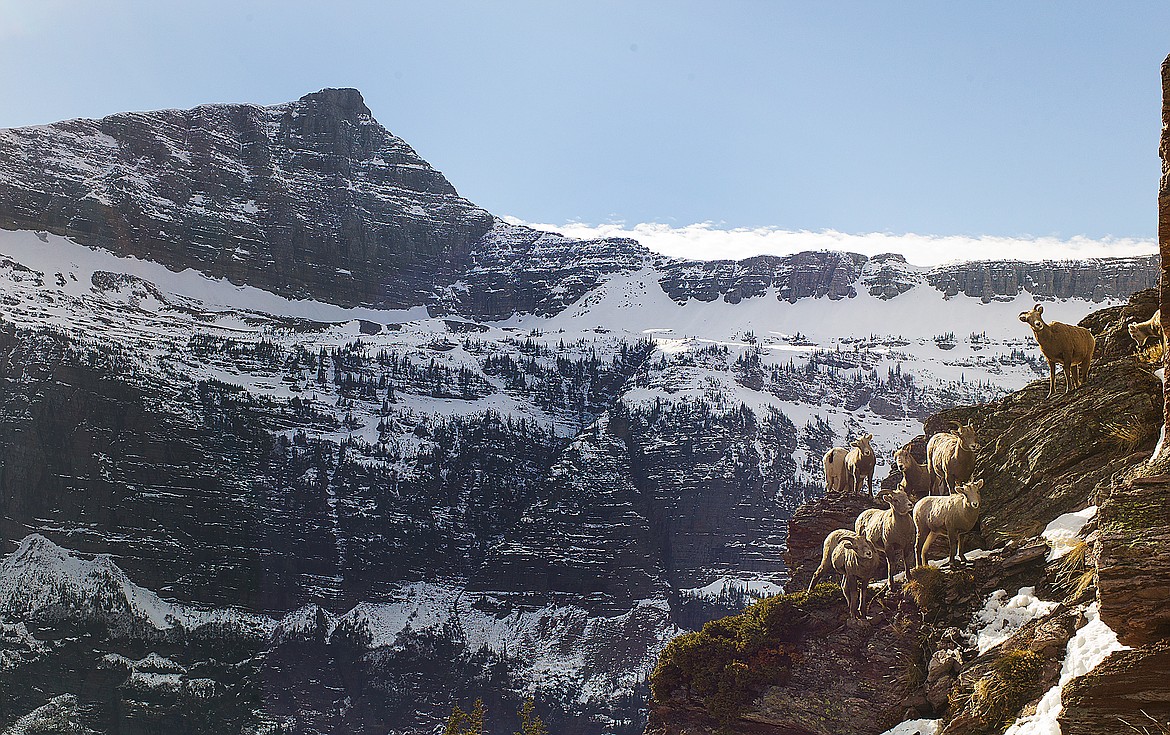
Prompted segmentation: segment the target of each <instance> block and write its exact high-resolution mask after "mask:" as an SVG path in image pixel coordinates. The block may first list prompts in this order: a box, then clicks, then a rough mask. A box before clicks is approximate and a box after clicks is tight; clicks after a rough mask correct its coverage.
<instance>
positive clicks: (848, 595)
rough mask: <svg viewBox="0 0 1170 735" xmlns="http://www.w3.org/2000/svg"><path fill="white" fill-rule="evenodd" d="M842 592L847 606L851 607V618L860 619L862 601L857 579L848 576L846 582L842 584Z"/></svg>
mask: <svg viewBox="0 0 1170 735" xmlns="http://www.w3.org/2000/svg"><path fill="white" fill-rule="evenodd" d="M841 591H842V592H843V593H844V594H845V604H846V605H847V606H848V607H849V617H851V618H855V617H859V616H860V615H859V613H858V611H859V610H860V609H861V601H860V599H859V597H858V595H859V590H858V588H857V578H856V577H854V576H852V575H849V574H846V575H845V581H844V582H842V583H841Z"/></svg>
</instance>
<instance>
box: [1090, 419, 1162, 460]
mask: <svg viewBox="0 0 1170 735" xmlns="http://www.w3.org/2000/svg"><path fill="white" fill-rule="evenodd" d="M1102 428H1104V429H1105V433H1106V434H1107V435H1108V436H1109V438H1110V440H1112V441H1113V443H1114V444H1116V445H1117V446H1118V447H1120V448H1121V449H1122V451H1125V452H1132V451H1134V450H1135V449H1137V448H1138V445H1140V444H1141V443H1142V442H1144V441H1145V440H1146V439H1149V438H1151V437H1152V435H1153V433H1154V432H1153V429H1154V427H1153V426H1148V425H1147V424H1146V423H1145V422H1144V421H1142V420H1141V419H1140V418H1138V417H1136V416H1123V417H1119V418H1117V419H1114V420H1113V421H1110V422H1108V423H1106V424H1105V425H1104V426H1103V427H1102Z"/></svg>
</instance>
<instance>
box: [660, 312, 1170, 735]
mask: <svg viewBox="0 0 1170 735" xmlns="http://www.w3.org/2000/svg"><path fill="white" fill-rule="evenodd" d="M1156 306H1157V304H1156V300H1155V296H1154V292H1152V291H1146V292H1142V293H1139V294H1137V295H1135V296H1134V298H1133V299H1132V300H1131V301H1130V303H1129V305H1127V306H1125V307H1114V308H1110V309H1106V310H1103V311H1100V312H1096V313H1094V314H1092V315H1090V316H1089V317H1086V318H1085V320H1084V321H1083V322H1082V326H1085V327H1087V328H1090V329H1091V330H1092V331H1093V333H1094V334H1095V336H1096V337H1097V340H1098V345H1100V351H1099V358H1098V361H1097V363H1096V364H1095V366H1094V368H1093V372H1092V375H1091V378H1090V380H1089V381H1088V383H1087V384H1086V385H1085V386H1084V387H1082V388H1081V389H1079V390H1077V391H1075V392H1073V393H1072V394H1069V395H1057V396H1056V397H1054V398H1052V399H1046V398H1045V395H1046V393H1047V381H1037V382H1035V383H1033V384H1031V385H1029V386H1028V387H1027V388H1025V389H1024V390H1022V391H1019V392H1017V393H1014V394H1012V395H1009V396H1007V397H1005V398H1003V399H1002V400H1000V401H997V402H994V403H990V404H986V405H979V406H972V407H969V408H957V409H954V410H950V411H947V412H944V413H942V414H939V415H938V416H936V417H933V418H931V419H930V420H928V421H927V422H926V430H927V433H928V435H929V434H930V433H933V432H937V431H940V430H945V428H946V427H947V426H948V425H949V424H950V422H952V421H956V420H959V421H963V422H964V423H971V424H972V425H973V426H975V428H976V431H977V433H978V436H979V439H980V442H981V444H982V445H983V449H982V450H981V452H980V453H979V456H978V459H977V462H976V466H975V474H974V477H975V478H976V479H980V480H982V481H983V482H984V486H983V494H982V501H983V503H982V508H983V510H982V512H981V519H980V523H979V526H978V527H977V529H976V530H975V531H973V532H972V533H971V534H970V540H971V541H973V542H974V544H975V545H977V546H978V547H981V548H982V549H985V550H986V551H983V552H979V553H977V554H972V557H973V558H974V562H973V564H972V565H970V566H967V567H951V566H949V565H943V566H942V567H941V569H934V568H926V569H918V570H914V572H913V573H912V574H911V576H910V581H909V582H908V583H906V584H905V585H904V586H901V587H900V588H898V589H896V590H895V591H892V592H891V591H890V590H887V589H885V588H884V586H883V587H882V588H881V589H877V588H875V589H874V590H873V592H874V594H875V596H876V599H875V600H874V602H873V609H872V610H871V615H870V617H869V619H868V620H866V621H864V622H860V623H856V622H850V621H846V619H845V610H844V603H843V600H842V598H841V596H840V593H839V592H835V591H833V590H831V589H830V588H829V587H827V586H826V587H824V590H823V591H822V588H820V587H818V588H817V590H816V591H815V595H814V594H810V595H809V596H805V595H804V594H803V593H801V594H795V595H789V596H788V597H787V598H786V599H785V601H784V602H783V603H780V602H774V601H772V600H769V601H766V602H761V603H757V604H756V605H755V606H753V607H752V608H749V610H748V611H747V612H745V613H744V614H743V615H740V616H738V617H735V618H729V619H726V620H720V621H715V622H712V623H709V624H707V625H706V626H704V627H703V629H702V630H701V631H700V632H698V633H692V634H687V635H684V636H682V637H680V638H678V639H676V640H675V641H674V642H673V643H672V644H671V645H670V647H668V648H667V650H666V651H665V652H664V654H663V657H662V659H661V660H660V661H659V664H658V668H657V670H656V672H655V675H654V678H653V679H652V687H653V692H654V700H653V703H652V713H651V721H650V724H649V725H648V727H647V732H648V733H654V734H655V735H666V734H667V733H671V734H673V733H688V734H694V733H709V732H716V731H721V729H722V728H730V729H731V730H734V731H743V732H761V733H764V732H768V733H786V734H787V733H800V734H802V735H803V734H811V733H823V734H825V735H829V734H830V733H840V732H855V733H874V734H875V735H876V733H881V732H884V731H885V730H887V729H888V728H892V727H894V726H895V725H897V724H898V723H901V722H909V721H915V720H923V721H926V720H929V721H930V723H929V724H925V722H924V724H922V725H921V727H923V728H926V729H924V730H922V732H936V731H937V732H940V733H946V734H948V735H950V734H952V733H969V734H973V733H993V732H995V733H998V732H1002V731H1003V728H1004V727H1006V726H1007V724H1010V723H1011V722H1013V721H1015V720H1017V719H1018V718H1023V719H1029V720H1032V721H1035V722H1037V723H1040V722H1051V725H1039V724H1038V725H1036V726H1042V727H1050V726H1055V724H1056V718H1057V716H1059V721H1060V725H1061V727H1062V728H1064V729H1063V732H1066V733H1068V732H1077V733H1080V732H1085V733H1088V732H1114V731H1117V732H1119V731H1121V730H1120V728H1121V727H1123V725H1122V721H1123V720H1124V721H1127V722H1133V723H1135V724H1140V723H1146V724H1148V723H1151V722H1159V723H1160V722H1166V721H1167V717H1168V715H1170V711H1168V710H1167V709H1166V708H1165V706H1164V704H1162V703H1163V702H1164V701H1165V696H1166V694H1167V688H1166V685H1165V683H1164V680H1159V679H1160V677H1161V679H1164V668H1162V667H1163V666H1164V660H1165V650H1164V649H1165V647H1166V635H1167V630H1168V628H1167V626H1166V621H1165V615H1164V609H1163V608H1164V586H1165V585H1162V584H1160V583H1159V582H1158V580H1161V579H1163V577H1165V576H1166V574H1167V570H1168V569H1170V563H1163V559H1162V554H1161V552H1160V551H1158V550H1159V549H1160V548H1161V546H1162V545H1163V544H1164V542H1165V539H1164V538H1163V536H1164V534H1163V530H1164V526H1165V522H1166V519H1165V517H1164V516H1165V514H1164V513H1163V512H1161V511H1159V510H1158V508H1159V507H1161V506H1160V502H1161V497H1162V495H1163V494H1164V493H1165V491H1166V488H1167V487H1170V484H1168V483H1167V482H1166V478H1165V477H1164V476H1162V475H1157V470H1156V469H1151V468H1150V466H1149V465H1148V463H1147V460H1149V458H1150V455H1151V451H1152V450H1153V449H1154V445H1155V443H1156V442H1157V440H1158V427H1159V426H1160V425H1161V423H1162V403H1161V384H1160V383H1159V382H1158V380H1157V378H1155V377H1154V375H1153V374H1152V371H1153V368H1154V367H1156V366H1157V361H1158V360H1160V359H1161V350H1160V348H1151V349H1150V350H1149V351H1146V352H1140V353H1137V354H1135V353H1134V346H1133V342H1132V340H1128V341H1127V338H1128V335H1127V334H1126V332H1125V325H1126V324H1128V323H1131V322H1133V321H1140V320H1141V319H1144V318H1146V317H1147V316H1148V315H1149V314H1150V313H1152V311H1153V310H1154V309H1155V308H1156ZM921 441H922V440H921V439H919V440H916V441H915V443H914V445H915V448H916V449H919V450H920V449H921ZM1151 473H1154V474H1155V476H1153V477H1150V476H1148V475H1150V474H1151ZM889 480H890V481H894V480H896V476H892V477H891V478H889ZM887 484H889V483H887ZM871 502H872V501H870V500H869V499H868V498H865V497H861V496H857V495H830V496H827V497H825V498H822V499H819V500H817V501H814V502H812V503H809V504H807V505H804V506H802V507H801V508H799V509H797V510H796V512H795V514H794V516H793V518H792V522H791V523H790V525H789V538H788V551H787V553H786V560H787V563H788V566H789V568H790V569H791V570H792V582H793V583H794V586H795V587H797V588H800V587H802V585H803V584H805V583H807V580H808V578H809V574H810V572H811V570H812V569H813V568H814V567H815V566H816V564H817V563H818V562H819V560H820V546H821V540H822V539H823V538H824V536H825V535H826V534H827V533H828V531H829V530H831V529H833V528H838V527H851V526H852V523H853V519H854V518H855V517H856V516H857V514H858V513H859V512H860V511H861V510H863V509H865V508H866V507H872V505H871ZM1098 504H1099V505H1100V510H1099V512H1097V518H1096V521H1095V527H1096V529H1097V530H1096V531H1095V532H1093V533H1091V535H1090V531H1091V530H1092V528H1093V526H1090V527H1089V528H1088V529H1085V530H1082V531H1081V534H1082V536H1087V537H1088V541H1087V542H1081V543H1080V545H1078V546H1075V547H1072V549H1073V550H1072V552H1071V553H1070V554H1069V556H1067V557H1065V558H1064V559H1062V560H1057V557H1058V556H1059V553H1063V552H1059V553H1058V552H1057V551H1050V550H1049V546H1052V548H1053V549H1057V548H1058V547H1057V546H1053V544H1065V546H1063V547H1059V548H1062V549H1064V550H1065V551H1067V549H1068V548H1069V547H1068V546H1067V544H1070V543H1072V541H1068V540H1065V539H1066V537H1064V536H1062V535H1061V534H1060V533H1059V532H1054V531H1053V530H1052V529H1053V528H1055V527H1060V524H1061V523H1063V522H1064V521H1063V520H1062V521H1060V522H1058V523H1055V524H1050V522H1052V521H1053V520H1054V519H1068V518H1070V517H1071V516H1070V515H1066V514H1071V513H1073V512H1075V511H1079V510H1080V509H1082V508H1086V507H1087V506H1088V507H1089V510H1088V511H1084V512H1083V513H1081V514H1080V516H1077V517H1083V518H1091V517H1092V516H1093V514H1094V512H1096V511H1097V508H1096V506H1097V505H1098ZM1082 523H1083V520H1082V521H1080V522H1078V523H1077V524H1076V525H1077V527H1078V528H1079V527H1080V525H1081V524H1082ZM1042 531H1043V532H1044V533H1043V537H1042V534H1041V532H1042ZM1058 539H1059V540H1058ZM1073 541H1075V538H1074V539H1073ZM970 546H971V544H970V543H969V544H968V548H970ZM937 551H938V550H937V549H936V553H937ZM1046 556H1047V558H1048V562H1047V563H1046ZM997 590H998V591H997ZM1017 590H1019V593H1018V594H1017V592H1016V591H1017ZM830 592H832V593H833V594H832V595H830V594H829V593H830ZM825 595H828V596H829V597H831V598H832V599H831V602H830V601H826V599H827V598H826V597H825ZM1013 595H1015V597H1014V598H1013V601H1012V603H1011V605H1014V606H1017V607H1016V608H1015V609H1016V611H1017V612H1015V613H1013V614H1012V615H1011V616H1007V617H1004V616H1002V615H1000V614H999V613H998V612H997V611H998V610H1001V609H1002V608H1003V605H1002V600H1005V599H1007V598H1008V597H1012V596H1013ZM997 600H998V601H999V602H997ZM1043 600H1048V602H1046V603H1045V602H1043ZM1090 602H1092V604H1090ZM779 604H783V605H786V606H788V608H789V610H790V612H789V614H788V615H786V616H784V619H783V621H780V620H779V619H772V618H770V617H767V610H768V609H769V606H775V605H779ZM1024 607H1027V608H1028V609H1030V610H1032V612H1025V613H1024V614H1022V615H1021V614H1020V613H1019V612H1018V611H1019V610H1020V609H1021V608H1024ZM1098 610H1099V613H1098V612H1097V611H1098ZM1097 615H1099V618H1100V621H1103V622H1104V623H1105V624H1106V625H1107V626H1109V627H1111V628H1112V630H1110V628H1109V627H1104V626H1101V622H1098V621H1097ZM761 616H764V617H761ZM1013 616H1014V617H1017V618H1022V624H1021V621H1019V620H1017V621H1015V622H1013V620H1012V618H1013ZM992 620H994V621H995V622H994V623H992V624H991V625H988V623H989V621H992ZM728 631H730V632H728ZM749 631H755V632H754V633H752V634H751V635H755V636H762V637H756V638H752V637H750V635H749V636H748V637H747V638H745V640H746V641H752V643H745V642H739V643H736V642H735V641H736V640H737V639H736V636H745V635H748V632H749ZM1113 631H1115V632H1116V634H1115V635H1114V633H1113ZM1000 632H1002V634H1000ZM993 633H995V635H994V636H993V635H992V634H993ZM985 638H986V639H988V643H989V644H990V645H987V644H985V643H983V641H984V640H985ZM1074 638H1075V639H1076V640H1075V641H1074ZM1109 640H1111V641H1112V643H1108V641H1109ZM1090 641H1091V642H1090ZM1118 641H1119V642H1118ZM728 645H731V646H732V648H727V646H728ZM1122 645H1130V646H1135V647H1136V648H1135V649H1134V650H1132V651H1131V650H1117V649H1119V648H1120V647H1121V646H1122ZM753 646H754V648H753ZM1078 647H1082V648H1083V647H1097V649H1098V650H1099V651H1100V656H1098V657H1097V658H1096V659H1094V660H1092V663H1091V664H1086V663H1085V661H1087V660H1089V659H1086V658H1085V657H1084V656H1082V655H1081V654H1080V653H1074V649H1078ZM1078 650H1079V649H1078ZM737 651H739V652H744V651H746V654H745V653H740V654H739V655H737V654H736V653H735V652H737ZM1110 651H1113V653H1112V654H1111V655H1107V654H1109V652H1110ZM1090 658H1091V657H1090ZM1101 658H1104V663H1102V664H1101V665H1100V666H1099V667H1097V668H1094V669H1093V670H1092V673H1091V674H1089V675H1088V676H1086V677H1084V678H1083V679H1074V678H1073V676H1080V675H1082V674H1083V672H1084V669H1085V668H1092V664H1095V663H1096V662H1097V661H1100V660H1101ZM1074 660H1075V661H1076V663H1074ZM1062 661H1063V662H1064V664H1063V669H1062ZM764 662H771V663H769V664H765V663H764ZM1070 667H1071V670H1073V671H1074V672H1076V673H1075V674H1074V675H1062V671H1065V672H1067V671H1069V670H1070ZM1078 667H1081V668H1079V669H1078ZM1159 672H1161V674H1159ZM1062 697H1063V703H1064V709H1063V711H1061V710H1060V708H1059V704H1060V702H1061V700H1062ZM1045 698H1047V699H1045ZM1052 702H1055V704H1056V706H1055V707H1054V706H1053V705H1052V704H1051V703H1052ZM1147 718H1148V719H1147ZM906 731H907V732H913V731H914V730H913V729H912V728H911V729H907V730H906Z"/></svg>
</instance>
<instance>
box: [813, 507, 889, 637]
mask: <svg viewBox="0 0 1170 735" xmlns="http://www.w3.org/2000/svg"><path fill="white" fill-rule="evenodd" d="M880 561H881V557H880V556H878V552H877V549H875V548H874V547H873V544H871V543H870V542H868V541H866V540H865V539H864V538H862V537H861V536H859V535H858V534H857V533H856V532H854V531H850V530H849V529H848V528H838V529H837V530H836V531H831V532H830V533H829V535H828V536H826V537H825V544H824V546H823V547H822V550H821V565H820V566H819V567H817V570H816V571H815V572H814V573H813V576H812V579H811V580H810V581H809V583H808V590H809V592H811V591H812V588H813V587H816V586H817V583H818V582H820V581H821V580H822V579H824V578H825V577H826V576H827V575H828V574H830V573H833V572H835V573H837V574H840V575H841V592H842V593H843V594H844V595H845V604H846V605H848V606H849V616H850V617H856V618H864V617H865V608H866V602H867V601H866V599H865V593H866V590H867V589H868V587H869V580H871V579H873V577H874V575H875V574H877V571H878V563H879V562H880Z"/></svg>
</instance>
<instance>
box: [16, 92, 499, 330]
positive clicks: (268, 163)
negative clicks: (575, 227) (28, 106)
mask: <svg viewBox="0 0 1170 735" xmlns="http://www.w3.org/2000/svg"><path fill="white" fill-rule="evenodd" d="M491 223H492V219H491V216H490V215H489V214H488V213H487V212H485V211H484V210H482V209H480V208H478V207H476V206H474V205H472V204H471V203H470V202H468V201H466V200H464V199H461V198H460V197H459V196H458V195H457V193H456V192H455V189H454V187H452V186H451V184H450V183H449V182H448V181H447V180H446V179H445V178H444V177H443V175H442V174H440V173H439V172H438V171H436V170H434V169H433V168H431V166H430V165H429V164H427V162H426V161H424V160H422V159H421V158H419V156H418V155H417V154H416V153H415V152H414V150H412V149H411V148H410V146H408V145H407V144H406V143H405V142H403V141H402V140H401V139H399V138H396V137H395V136H393V135H391V134H390V133H389V132H388V131H387V130H386V129H385V128H383V127H382V126H381V125H379V124H378V123H377V122H376V121H375V120H374V119H373V117H372V116H371V115H370V111H369V109H368V108H367V107H366V105H365V103H364V102H363V100H362V97H361V94H360V93H358V91H357V90H353V89H326V90H322V91H320V92H316V93H313V94H309V95H306V96H304V97H302V98H301V99H300V100H298V101H296V102H291V103H288V104H284V105H277V106H273V107H259V106H256V105H204V106H201V107H196V108H195V109H192V110H164V111H159V112H143V113H124V114H118V115H111V116H110V117H106V118H103V119H101V120H70V121H67V122H61V123H55V124H53V125H45V126H38V127H29V128H18V129H11V130H3V131H0V226H3V227H8V228H18V229H39V230H48V231H50V232H54V233H57V234H61V235H67V236H69V237H73V238H76V239H77V240H78V241H80V242H83V243H85V244H87V245H91V246H95V247H101V248H105V249H107V250H111V251H113V252H115V253H119V254H124V255H134V256H137V257H141V258H147V259H150V260H155V261H158V262H160V263H163V264H165V265H167V266H170V267H172V268H175V269H182V268H196V269H198V270H201V271H203V272H205V273H208V274H211V275H213V276H219V277H224V278H228V279H230V280H231V281H233V282H234V283H239V284H243V283H246V284H249V285H253V286H258V287H261V288H266V289H268V290H271V291H275V292H277V293H280V294H284V295H287V296H290V297H295V298H314V299H320V300H325V301H329V302H331V303H338V304H343V305H370V306H380V307H387V308H393V307H405V306H413V305H416V304H420V303H426V301H427V300H428V299H429V298H430V296H431V293H432V291H433V289H434V286H435V284H436V281H437V280H444V281H445V282H446V281H449V280H451V279H450V275H451V274H452V273H453V272H455V271H456V270H457V269H458V268H459V267H460V266H461V265H463V264H464V263H465V262H466V260H467V255H468V251H469V249H470V246H471V245H472V243H474V242H475V241H476V240H478V239H479V238H480V237H481V236H482V235H483V234H484V233H485V232H487V231H488V229H489V228H490V227H491ZM389 274H393V275H392V276H390V275H389Z"/></svg>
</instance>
